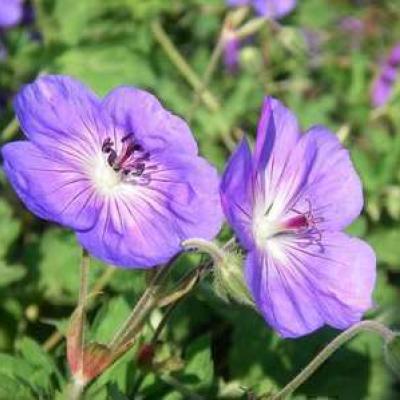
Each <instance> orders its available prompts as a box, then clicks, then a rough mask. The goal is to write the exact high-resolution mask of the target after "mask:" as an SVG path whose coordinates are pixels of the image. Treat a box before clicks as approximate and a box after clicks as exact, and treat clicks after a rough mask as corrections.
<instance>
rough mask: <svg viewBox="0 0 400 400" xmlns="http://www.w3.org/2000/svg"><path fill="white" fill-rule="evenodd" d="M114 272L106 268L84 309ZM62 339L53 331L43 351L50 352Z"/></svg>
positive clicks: (114, 269) (58, 332) (94, 286)
mask: <svg viewBox="0 0 400 400" xmlns="http://www.w3.org/2000/svg"><path fill="white" fill-rule="evenodd" d="M116 270H117V269H116V268H111V267H108V268H107V269H106V270H105V271H104V272H103V274H102V275H101V276H100V278H99V279H98V280H97V281H96V283H95V284H94V285H93V288H92V290H91V291H90V293H89V294H88V297H87V304H86V308H88V306H89V307H90V306H91V305H92V299H93V298H94V297H95V295H96V294H98V293H99V292H101V291H102V290H103V288H104V287H105V286H106V285H107V284H108V282H109V281H110V279H111V277H112V276H113V275H114V273H115V271H116ZM63 337H64V336H63V334H62V333H61V332H60V331H58V330H56V331H54V332H53V333H52V334H51V335H50V336H49V337H48V338H47V339H46V341H45V342H44V343H43V349H44V350H45V351H51V350H52V349H54V347H56V346H57V345H58V343H60V341H61V340H62V339H63Z"/></svg>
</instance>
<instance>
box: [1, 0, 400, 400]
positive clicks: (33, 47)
mask: <svg viewBox="0 0 400 400" xmlns="http://www.w3.org/2000/svg"><path fill="white" fill-rule="evenodd" d="M32 5H33V7H34V9H35V13H36V19H35V21H34V22H33V23H31V24H29V25H22V26H19V27H16V28H14V29H12V30H9V31H7V32H3V33H2V34H1V38H0V40H1V41H2V42H3V43H4V45H5V46H6V47H7V49H8V57H7V59H5V60H2V61H0V94H1V96H2V98H3V97H5V96H6V98H5V105H4V106H2V108H1V109H0V128H1V136H0V140H1V143H4V142H6V141H8V140H10V139H15V138H17V137H22V135H21V133H17V132H16V130H14V129H13V122H12V120H13V110H12V96H13V94H15V93H16V92H17V91H18V89H19V88H20V87H21V85H23V84H24V83H26V82H29V81H31V80H33V79H34V78H35V77H36V76H37V75H38V74H39V73H43V72H51V73H63V74H69V75H73V76H75V77H77V78H79V79H81V80H83V81H84V82H85V83H86V84H87V85H89V86H90V87H92V88H93V89H94V90H95V91H96V92H97V93H98V94H99V95H104V94H105V93H107V91H109V90H110V89H111V88H113V87H114V86H116V85H120V84H125V85H137V86H140V87H142V88H146V89H148V90H150V91H152V92H153V93H155V94H156V95H157V96H158V97H159V98H160V99H161V100H162V101H163V103H164V104H165V105H166V106H167V107H168V108H170V109H171V110H173V111H174V112H175V113H177V114H180V115H182V116H183V117H185V118H187V119H188V120H190V124H191V126H192V129H193V132H194V134H195V136H196V138H197V140H198V142H199V145H200V148H201V151H202V154H203V155H204V156H206V157H208V158H209V159H210V160H211V161H212V162H213V163H215V164H216V165H217V166H218V168H219V169H220V170H222V168H223V165H224V163H225V161H226V159H227V157H228V156H229V153H230V150H231V148H232V145H234V144H235V142H236V141H237V140H238V138H239V137H240V135H241V134H242V132H246V133H247V134H249V135H250V136H252V137H254V132H255V125H256V122H257V117H258V113H259V109H260V105H261V103H262V98H263V96H264V95H265V94H270V95H273V96H276V97H278V98H280V99H282V100H283V101H284V102H286V104H287V105H288V106H290V107H291V108H293V109H294V110H295V112H296V114H297V115H298V116H299V118H300V120H301V123H302V125H303V127H304V128H307V127H309V126H310V125H312V124H316V123H322V124H325V125H327V126H328V127H330V128H331V129H332V130H334V131H336V132H338V134H339V135H340V136H341V138H342V139H343V140H344V141H345V144H346V146H348V147H349V149H350V151H351V154H352V157H353V160H354V162H355V164H356V166H357V169H358V171H359V173H360V174H361V177H362V180H363V183H364V188H365V198H366V205H365V210H364V212H363V214H362V216H361V217H360V218H359V219H358V221H356V222H355V223H354V225H353V226H352V227H351V228H350V229H349V231H350V232H351V233H352V234H355V235H358V236H361V237H363V238H365V240H367V241H368V242H369V243H371V244H372V245H373V246H374V248H375V250H376V252H377V255H378V262H379V265H378V268H379V272H378V283H377V287H376V290H375V301H376V308H375V309H374V310H372V311H371V312H370V313H369V314H368V317H369V318H377V319H379V320H380V321H383V322H385V323H387V324H389V325H391V326H393V327H396V325H398V324H399V315H400V313H399V311H398V310H399V308H398V307H399V287H400V225H399V220H400V113H399V111H398V110H399V107H400V96H396V95H395V96H394V97H393V99H392V101H391V102H390V103H389V104H388V105H387V107H385V108H384V109H381V110H374V109H372V107H371V105H370V96H369V92H370V87H371V81H372V79H373V77H374V74H375V73H376V70H377V67H378V65H379V60H380V59H381V58H382V57H383V56H384V55H385V54H386V53H387V52H388V49H389V48H390V46H392V45H393V44H394V43H395V42H396V41H398V40H400V25H399V24H398V20H399V18H400V4H399V2H398V1H397V0H392V1H390V0H382V1H372V0H371V1H362V0H360V1H355V0H354V1H350V0H347V1H346V0H298V7H297V8H296V10H295V12H293V13H292V14H291V15H289V16H288V17H286V18H285V19H284V20H283V21H282V22H281V23H282V28H281V29H279V30H276V29H274V28H273V27H272V26H271V24H265V27H263V28H262V29H261V30H260V31H259V33H257V34H256V35H255V36H254V37H253V39H252V40H250V41H249V42H248V43H247V44H246V46H245V47H244V49H243V50H242V52H241V68H240V71H239V72H238V73H237V74H236V75H233V76H232V75H230V74H228V73H227V72H226V71H225V70H224V68H223V66H222V65H219V66H218V68H217V70H216V71H215V73H214V75H213V77H212V79H211V82H210V84H209V85H208V87H207V95H208V96H209V97H210V96H211V103H212V104H211V106H210V104H208V106H207V104H205V102H201V101H200V102H199V101H197V100H196V97H195V95H194V90H193V87H192V85H191V84H189V83H188V81H187V80H186V79H185V77H184V76H183V75H182V73H181V71H180V70H179V68H177V67H176V66H175V65H174V64H173V63H172V61H171V59H170V58H169V57H168V55H167V53H166V52H165V49H163V47H162V46H161V45H160V42H159V40H158V39H157V36H156V35H155V26H156V24H161V26H162V27H163V29H164V30H165V32H166V34H167V35H168V37H169V39H170V40H171V41H172V42H173V43H174V44H175V46H176V47H177V49H178V50H179V52H180V53H181V54H182V56H183V57H184V59H185V60H186V62H187V63H188V64H189V65H190V66H191V68H192V69H193V71H194V73H195V74H197V75H198V76H199V77H201V76H202V75H203V74H204V71H205V69H206V67H207V63H208V62H209V60H210V57H211V53H212V50H213V47H214V45H215V44H216V42H217V39H218V35H219V31H220V29H221V24H222V21H223V18H224V16H225V15H226V13H227V12H228V9H227V8H226V6H225V3H224V1H223V0H172V1H166V0H79V1H78V0H34V1H33V2H32ZM0 12H1V9H0ZM346 16H352V17H356V18H360V19H361V20H362V21H363V23H364V27H365V28H364V31H363V32H362V33H361V34H360V35H357V34H350V33H348V32H345V31H344V30H343V29H342V28H341V24H340V23H341V19H342V18H343V17H346ZM38 33H40V36H41V39H40V40H37V37H38ZM306 39H307V40H306ZM10 123H11V125H10ZM0 196H1V197H0V351H1V354H0V399H17V400H19V399H21V400H23V399H58V398H63V393H64V390H65V385H66V382H67V380H68V368H67V366H66V362H65V345H64V342H63V341H61V342H59V343H58V344H57V345H56V346H55V347H54V346H53V347H52V346H49V343H48V342H46V340H48V338H49V337H50V336H51V335H52V333H53V332H54V331H55V330H60V332H65V327H66V322H67V318H68V316H69V315H70V313H71V312H72V310H73V308H74V304H76V299H77V291H78V286H79V282H78V279H79V256H80V250H79V248H78V245H77V243H76V241H75V238H74V236H73V234H72V233H71V232H67V231H65V230H63V229H61V228H60V227H56V226H53V225H51V224H48V223H46V222H44V221H40V220H38V219H37V218H35V217H34V216H33V215H31V214H30V213H29V212H27V210H26V209H25V208H24V207H23V206H22V204H21V203H20V202H19V200H18V199H17V198H16V196H15V194H14V193H13V191H12V189H11V188H10V186H9V185H8V183H7V182H6V179H5V177H4V174H3V172H2V171H0ZM224 235H225V237H228V235H227V232H225V233H224ZM196 261H197V259H196V257H188V258H187V259H185V260H184V262H183V263H182V265H181V269H184V268H187V267H189V266H193V265H194V263H195V262H196ZM107 268H109V267H106V266H104V265H102V264H101V263H99V262H94V265H93V267H92V271H91V281H92V282H95V281H96V279H97V278H98V277H99V276H102V274H104V271H106V269H107ZM145 282H146V279H145V276H144V273H143V272H141V271H124V270H117V271H115V272H114V273H113V274H112V276H111V275H110V276H109V277H108V281H107V285H106V286H105V288H104V290H103V292H102V294H101V295H99V296H98V297H97V298H96V299H95V302H94V306H93V307H92V311H91V314H90V316H91V321H92V335H93V338H94V339H97V340H99V341H105V340H107V339H108V338H109V337H110V336H111V335H112V333H113V329H114V328H115V327H116V326H117V325H118V322H119V321H122V320H123V318H124V317H125V316H126V315H127V314H128V313H129V310H130V309H131V308H132V306H133V304H134V303H135V300H136V299H137V298H138V296H139V295H140V293H141V292H142V290H143V289H144V287H145ZM160 317H161V311H160V310H157V311H156V312H154V313H153V314H152V316H151V318H150V322H149V324H148V326H147V327H146V329H145V332H144V336H143V338H142V339H141V340H142V341H144V340H146V339H147V340H148V338H149V337H150V336H151V332H152V327H153V326H154V325H156V323H157V321H158V320H159V319H160ZM336 334H337V332H335V331H333V330H331V329H328V328H324V329H322V330H320V331H318V332H316V333H314V334H312V335H310V336H308V337H305V338H302V339H299V340H295V341H294V340H281V339H279V338H278V337H277V335H276V334H274V333H273V332H272V331H271V330H270V329H269V328H268V327H266V325H265V324H264V322H263V320H262V319H261V318H260V317H259V316H257V315H256V314H255V313H254V312H253V311H252V310H250V309H248V308H245V307H241V306H238V305H228V304H226V303H224V302H222V301H221V300H220V299H219V298H218V297H216V296H215V295H214V294H213V292H212V289H211V285H210V283H209V282H205V283H203V284H201V285H200V286H199V287H198V288H197V289H196V290H195V291H194V292H193V293H192V294H191V295H190V296H189V297H188V298H187V299H186V300H185V301H184V302H183V303H182V304H180V305H179V306H178V307H177V309H176V311H175V313H174V314H173V317H172V319H171V320H170V322H169V323H168V326H167V328H166V329H165V331H164V333H163V335H162V342H163V343H162V345H160V348H159V351H158V353H159V354H158V356H159V357H160V358H164V359H165V358H168V357H170V358H171V359H172V360H173V359H179V363H181V364H182V367H181V368H180V369H179V370H178V371H175V372H171V371H170V367H168V366H166V367H165V368H164V370H161V371H159V372H157V373H151V372H148V373H144V372H143V371H141V370H139V368H138V367H137V365H135V361H134V354H135V350H136V348H135V349H132V351H130V352H129V353H128V354H127V355H126V356H124V357H123V358H122V359H121V360H120V361H119V362H118V363H117V364H116V365H115V366H114V367H113V368H111V369H110V370H109V371H108V372H107V373H106V374H105V375H103V376H102V377H101V378H100V379H98V380H97V381H96V382H95V383H94V384H93V385H92V386H91V387H90V388H89V390H88V393H87V398H88V399H115V400H117V399H118V400H120V399H133V398H137V399H139V398H140V399H166V400H175V399H177V400H178V399H184V398H190V396H196V395H198V396H202V398H206V399H217V398H218V399H222V398H225V399H239V398H243V399H244V398H251V397H248V396H249V393H254V394H255V395H261V394H266V393H268V392H273V391H276V390H277V389H278V388H280V387H282V386H283V385H284V384H285V383H286V382H288V380H289V379H290V378H291V377H293V376H294V375H295V374H296V372H298V371H299V370H300V369H301V368H302V367H303V366H304V365H305V364H306V363H307V362H308V361H309V360H310V359H311V358H312V356H313V355H314V354H315V353H316V352H317V351H318V350H319V349H321V348H322V347H323V346H324V344H326V343H327V342H328V341H329V340H330V339H331V338H333V337H334V336H335V335H336ZM43 344H45V348H43ZM48 347H51V350H50V351H46V349H47V348H48ZM189 393H191V394H189ZM135 396H136V397H135ZM399 397H400V385H399V383H398V380H397V379H396V376H395V375H394V374H393V373H392V372H391V371H390V370H389V369H388V368H387V367H386V365H385V363H384V359H383V352H382V343H381V340H380V339H379V338H376V337H373V336H371V335H368V334H363V335H360V336H359V337H357V338H356V339H354V340H353V341H352V342H351V343H350V344H348V345H347V346H346V347H345V348H343V349H341V350H340V351H339V352H338V353H337V354H335V355H334V356H333V357H332V358H331V359H330V360H329V361H328V362H327V363H326V364H325V365H324V366H323V368H321V369H320V370H319V371H318V372H317V373H316V374H315V375H314V377H313V378H312V379H311V380H310V381H309V382H308V383H307V384H305V385H304V386H302V387H301V389H300V390H299V391H298V392H297V394H296V395H295V396H294V398H296V399H308V398H318V399H344V400H347V399H348V400H354V399H371V400H380V399H397V398H399ZM193 398H196V397H193Z"/></svg>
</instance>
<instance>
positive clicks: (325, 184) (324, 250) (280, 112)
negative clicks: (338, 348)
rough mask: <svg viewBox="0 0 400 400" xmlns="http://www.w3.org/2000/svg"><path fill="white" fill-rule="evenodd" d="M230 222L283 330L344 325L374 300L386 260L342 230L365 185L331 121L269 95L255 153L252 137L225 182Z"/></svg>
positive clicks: (270, 314)
mask: <svg viewBox="0 0 400 400" xmlns="http://www.w3.org/2000/svg"><path fill="white" fill-rule="evenodd" d="M221 198H222V205H223V209H224V211H225V214H226V217H227V219H228V222H229V223H230V224H231V225H232V227H233V228H234V230H235V232H236V234H237V236H238V238H239V240H240V242H241V244H242V245H243V247H245V248H246V249H247V250H248V255H247V259H246V266H245V278H246V281H247V284H248V286H249V289H250V292H251V293H252V296H253V298H254V301H255V303H256V305H257V307H258V308H259V310H260V312H261V313H262V315H263V317H264V318H265V320H266V321H267V322H268V324H269V325H270V326H271V327H273V328H274V329H275V330H276V331H277V332H278V333H279V334H280V335H281V336H284V337H297V336H301V335H305V334H307V333H309V332H312V331H314V330H315V329H317V328H319V327H321V326H322V325H324V324H328V325H330V326H332V327H335V328H339V329H344V328H346V327H348V326H350V325H352V324H354V323H355V322H357V321H359V320H360V319H361V317H362V315H363V313H364V312H365V311H366V310H367V309H369V308H370V307H371V305H372V300H371V294H372V291H373V287H374V283H375V269H376V261H375V254H374V252H373V250H372V249H371V248H370V247H369V246H368V245H367V244H366V243H365V242H363V241H361V240H359V239H357V238H353V237H350V236H348V235H347V234H345V233H343V232H341V231H342V230H343V229H344V228H345V227H346V226H348V225H349V224H350V223H351V222H352V221H353V220H354V219H355V218H356V217H357V216H358V215H359V213H360V211H361V208H362V205H363V195H362V188H361V183H360V180H359V177H358V175H357V173H356V171H355V170H354V168H353V165H352V162H351V160H350V157H349V154H348V152H347V151H346V150H345V149H344V148H343V147H342V145H341V144H340V142H339V140H338V139H337V137H336V136H335V135H334V134H332V133H331V132H330V131H328V130H327V129H326V128H324V127H322V126H315V127H313V128H311V129H309V130H308V131H307V132H306V133H305V134H303V135H302V134H301V132H300V128H299V125H298V122H297V119H296V117H295V116H294V115H293V114H292V112H291V111H290V110H288V109H287V108H285V107H284V106H283V105H282V104H281V103H280V102H279V101H277V100H275V99H272V98H266V99H265V102H264V106H263V110H262V115H261V119H260V121H259V125H258V130H257V141H256V145H255V150H254V152H253V154H251V151H250V149H249V146H248V143H247V141H246V139H245V138H244V139H243V140H242V142H241V144H240V145H239V146H238V148H237V150H236V151H235V153H234V154H233V155H232V157H231V159H230V160H229V163H228V165H227V167H226V170H225V172H224V175H223V178H222V182H221Z"/></svg>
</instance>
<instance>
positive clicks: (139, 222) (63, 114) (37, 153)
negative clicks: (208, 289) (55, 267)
mask: <svg viewBox="0 0 400 400" xmlns="http://www.w3.org/2000/svg"><path fill="white" fill-rule="evenodd" d="M15 110H16V114H17V116H18V119H19V121H20V124H21V127H22V130H23V131H24V133H25V135H26V136H27V138H28V141H17V142H13V143H9V144H7V145H5V146H4V147H3V149H2V155H3V158H4V170H5V172H6V175H7V177H8V179H9V181H10V182H11V184H12V185H13V187H14V189H15V190H16V192H17V193H18V195H19V197H20V198H21V199H22V201H23V202H24V203H25V205H26V206H27V207H28V208H29V209H30V210H31V211H32V212H33V213H35V214H36V215H38V216H39V217H41V218H43V219H46V220H50V221H54V222H57V223H59V224H62V225H65V226H67V227H69V228H72V229H73V230H75V231H76V233H77V237H78V240H79V242H80V243H81V244H82V246H83V247H84V248H86V249H87V250H88V251H89V252H91V253H92V254H93V255H94V256H96V257H98V258H99V259H101V260H103V261H105V262H108V263H113V264H115V265H119V266H123V267H151V266H154V265H156V264H159V263H162V262H165V261H167V260H168V259H170V258H171V257H172V256H173V255H175V254H176V253H177V252H178V251H179V250H180V243H181V241H182V240H184V239H187V238H190V237H200V238H204V239H208V240H210V239H212V238H213V237H214V236H215V235H216V234H217V233H218V231H219V229H220V225H221V223H222V210H221V206H220V200H219V191H218V185H219V178H218V175H217V172H216V170H215V168H213V167H212V166H211V165H210V164H209V163H208V162H207V161H206V160H205V159H203V158H201V157H199V156H198V149H197V145H196V142H195V140H194V138H193V136H192V133H191V131H190V129H189V127H188V126H187V124H186V123H185V122H184V121H183V120H182V119H181V118H179V117H177V116H175V115H173V114H171V113H170V112H168V111H167V110H165V109H164V108H163V107H162V105H161V104H160V103H159V101H158V100H157V99H156V98H155V97H154V96H153V95H151V94H150V93H148V92H145V91H143V90H139V89H136V88H132V87H120V88H116V89H114V90H113V91H111V92H110V93H109V94H108V95H107V96H106V97H105V98H104V99H102V100H100V99H99V98H97V97H96V95H95V94H94V93H92V92H91V91H90V90H89V89H88V88H86V87H85V86H84V85H83V84H81V83H80V82H78V81H76V80H74V79H72V78H70V77H66V76H51V75H50V76H43V77H41V78H38V79H37V80H36V81H35V82H34V83H32V84H29V85H26V86H25V87H24V88H23V89H22V90H21V91H20V92H19V93H18V95H17V96H16V99H15Z"/></svg>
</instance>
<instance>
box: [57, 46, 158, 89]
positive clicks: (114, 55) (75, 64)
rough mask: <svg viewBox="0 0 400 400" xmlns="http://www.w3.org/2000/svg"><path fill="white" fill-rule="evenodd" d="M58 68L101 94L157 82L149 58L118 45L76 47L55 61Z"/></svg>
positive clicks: (152, 84) (146, 85) (151, 85)
mask: <svg viewBox="0 0 400 400" xmlns="http://www.w3.org/2000/svg"><path fill="white" fill-rule="evenodd" d="M82 60H85V62H82ZM56 67H57V69H58V72H60V73H62V74H67V75H73V76H75V77H76V78H78V79H80V80H82V81H83V82H85V83H86V84H87V85H88V86H90V87H91V88H92V89H93V90H95V91H96V92H97V93H98V94H100V95H105V94H106V93H107V92H108V91H110V90H111V89H112V88H114V87H116V86H120V85H137V86H142V87H153V86H155V82H156V78H155V74H154V72H153V70H152V68H151V66H150V64H149V63H148V61H147V60H146V58H145V57H143V56H141V55H139V54H137V53H135V52H133V51H132V50H130V49H129V48H128V47H125V46H119V45H118V46H115V45H112V46H105V45H103V46H90V47H89V46H88V47H76V48H73V49H71V50H68V51H67V52H65V53H64V54H62V55H61V56H60V57H58V58H57V59H56Z"/></svg>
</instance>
